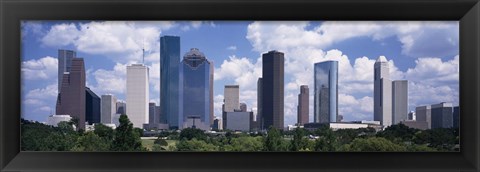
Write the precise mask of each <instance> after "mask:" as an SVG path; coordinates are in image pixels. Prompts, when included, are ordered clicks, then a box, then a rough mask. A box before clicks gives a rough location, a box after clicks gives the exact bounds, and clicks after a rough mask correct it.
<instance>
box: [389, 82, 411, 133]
mask: <svg viewBox="0 0 480 172" xmlns="http://www.w3.org/2000/svg"><path fill="white" fill-rule="evenodd" d="M407 115H408V81H407V80H396V81H393V82H392V122H393V124H398V123H400V122H401V121H405V120H407Z"/></svg>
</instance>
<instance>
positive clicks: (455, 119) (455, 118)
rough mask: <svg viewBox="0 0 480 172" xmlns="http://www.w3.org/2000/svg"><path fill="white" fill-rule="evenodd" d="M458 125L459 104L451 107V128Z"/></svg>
mask: <svg viewBox="0 0 480 172" xmlns="http://www.w3.org/2000/svg"><path fill="white" fill-rule="evenodd" d="M459 127H460V108H459V106H455V107H453V128H459Z"/></svg>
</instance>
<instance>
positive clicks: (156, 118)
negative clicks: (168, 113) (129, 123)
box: [155, 106, 162, 124]
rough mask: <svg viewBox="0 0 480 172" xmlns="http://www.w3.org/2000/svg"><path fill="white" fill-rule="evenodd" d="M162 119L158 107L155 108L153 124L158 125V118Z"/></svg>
mask: <svg viewBox="0 0 480 172" xmlns="http://www.w3.org/2000/svg"><path fill="white" fill-rule="evenodd" d="M161 117H162V112H161V108H160V106H155V123H159V124H160V118H161Z"/></svg>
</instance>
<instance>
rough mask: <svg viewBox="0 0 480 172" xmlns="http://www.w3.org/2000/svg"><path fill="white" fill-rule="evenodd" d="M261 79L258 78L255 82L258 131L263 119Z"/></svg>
mask: <svg viewBox="0 0 480 172" xmlns="http://www.w3.org/2000/svg"><path fill="white" fill-rule="evenodd" d="M262 88H263V87H262V78H258V80H257V122H258V125H259V129H260V130H261V129H263V128H264V127H263V117H262V106H263V105H262V102H263V99H262V94H263V92H262Z"/></svg>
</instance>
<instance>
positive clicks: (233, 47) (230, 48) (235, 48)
mask: <svg viewBox="0 0 480 172" xmlns="http://www.w3.org/2000/svg"><path fill="white" fill-rule="evenodd" d="M227 50H232V51H235V50H237V46H235V45H232V46H229V47H227Z"/></svg>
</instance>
